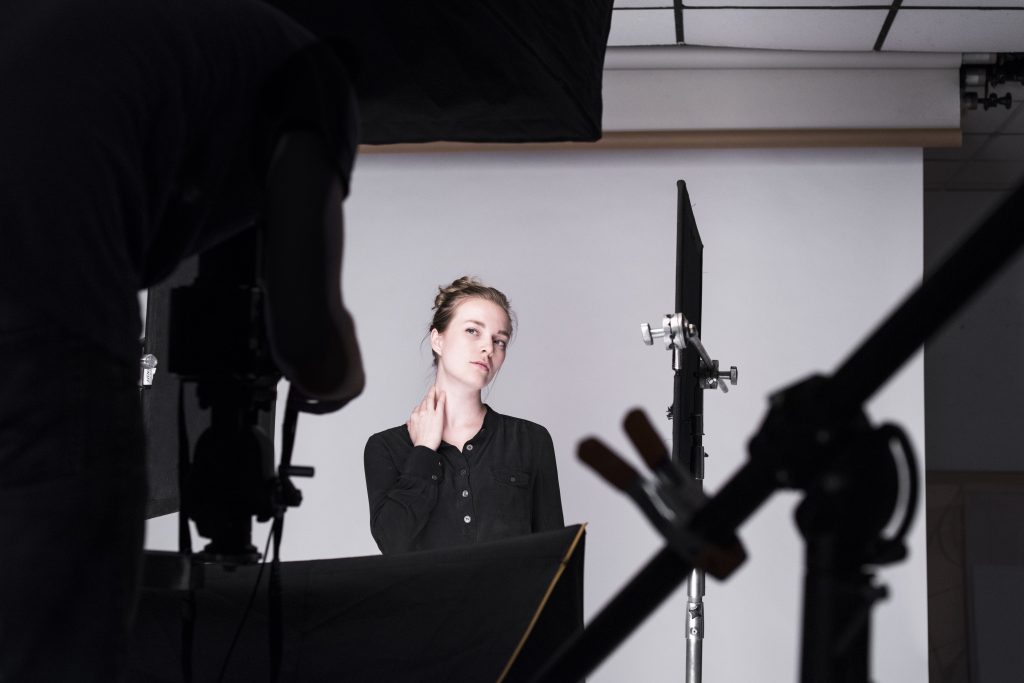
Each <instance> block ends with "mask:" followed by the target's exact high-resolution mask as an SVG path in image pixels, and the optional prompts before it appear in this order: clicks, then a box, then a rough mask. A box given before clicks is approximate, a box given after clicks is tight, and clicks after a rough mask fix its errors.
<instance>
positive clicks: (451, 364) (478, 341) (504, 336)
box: [430, 298, 511, 389]
mask: <svg viewBox="0 0 1024 683" xmlns="http://www.w3.org/2000/svg"><path fill="white" fill-rule="evenodd" d="M510 327H511V325H510V324H509V320H508V316H507V315H505V311H504V310H503V309H502V308H501V306H499V305H497V304H496V303H493V302H491V301H488V300H487V299H477V298H470V299H465V300H464V301H462V302H460V303H459V304H458V305H457V306H456V307H455V312H454V313H453V314H452V318H451V322H450V323H449V325H448V328H447V329H446V330H445V331H444V332H438V331H437V330H431V332H430V346H431V348H433V349H434V353H436V354H437V355H438V359H437V372H438V375H439V376H440V375H441V374H442V373H443V374H444V377H445V378H446V379H448V380H454V381H456V382H458V383H461V384H466V385H468V386H471V387H473V388H475V389H482V388H484V387H485V386H487V383H488V382H490V381H491V380H492V379H494V376H495V375H496V374H498V370H500V369H501V364H502V363H504V362H505V348H506V346H508V339H509V334H510Z"/></svg>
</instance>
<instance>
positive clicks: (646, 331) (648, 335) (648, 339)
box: [640, 323, 664, 346]
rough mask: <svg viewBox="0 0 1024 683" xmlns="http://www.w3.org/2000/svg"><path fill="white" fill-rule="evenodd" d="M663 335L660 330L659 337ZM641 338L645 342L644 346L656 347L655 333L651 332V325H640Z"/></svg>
mask: <svg viewBox="0 0 1024 683" xmlns="http://www.w3.org/2000/svg"><path fill="white" fill-rule="evenodd" d="M663 334H664V333H663V332H662V331H661V330H658V336H659V337H660V336H662V335H663ZM640 338H641V339H643V340H644V344H647V345H648V346H654V333H653V332H652V331H651V326H650V324H649V323H640Z"/></svg>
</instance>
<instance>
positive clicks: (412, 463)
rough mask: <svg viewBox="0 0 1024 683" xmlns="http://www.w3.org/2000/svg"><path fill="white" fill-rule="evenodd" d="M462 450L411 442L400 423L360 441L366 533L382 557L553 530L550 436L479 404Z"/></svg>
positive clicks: (558, 520) (556, 506)
mask: <svg viewBox="0 0 1024 683" xmlns="http://www.w3.org/2000/svg"><path fill="white" fill-rule="evenodd" d="M485 408H486V410H487V412H486V414H485V416H484V423H483V425H482V426H481V428H480V431H479V432H477V434H476V435H475V436H474V437H473V438H472V439H470V440H469V441H467V442H466V443H465V445H464V446H463V450H461V451H460V450H459V449H457V448H455V447H454V446H452V445H451V444H448V443H445V442H443V441H442V442H441V445H440V447H439V448H438V450H436V451H434V450H432V449H430V448H427V447H425V446H413V445H412V441H411V440H410V439H409V430H408V429H407V428H406V426H405V425H402V426H400V427H394V428H392V429H389V430H387V431H384V432H380V433H378V434H374V435H373V436H371V437H370V438H369V439H368V440H367V442H366V450H365V452H364V467H365V470H366V490H367V496H368V498H369V503H370V531H371V533H372V534H373V538H374V540H376V541H377V546H378V547H380V549H381V551H382V552H384V553H385V554H387V553H396V552H407V551H410V550H429V549H434V548H445V547H448V546H455V545H464V544H468V543H478V542H482V541H494V540H498V539H502V538H509V537H512V536H518V535H520V534H529V533H533V532H537V531H547V530H550V529H557V528H559V527H561V526H562V525H563V524H564V522H563V518H562V500H561V495H560V493H559V488H558V470H557V466H556V464H555V450H554V446H553V445H552V443H551V435H550V434H548V431H547V430H546V429H544V427H541V426H540V425H538V424H535V423H533V422H530V421H528V420H522V419H519V418H515V417H509V416H507V415H501V414H499V413H497V412H495V411H494V410H493V409H491V408H490V407H489V406H485Z"/></svg>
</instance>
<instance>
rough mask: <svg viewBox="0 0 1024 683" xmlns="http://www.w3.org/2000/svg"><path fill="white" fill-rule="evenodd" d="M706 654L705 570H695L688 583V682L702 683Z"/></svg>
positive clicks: (691, 573)
mask: <svg viewBox="0 0 1024 683" xmlns="http://www.w3.org/2000/svg"><path fill="white" fill-rule="evenodd" d="M703 654H704V570H703V569H694V570H693V571H691V572H690V577H689V578H688V579H687V581H686V680H687V683H700V682H701V678H702V670H703Z"/></svg>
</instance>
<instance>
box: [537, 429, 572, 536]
mask: <svg viewBox="0 0 1024 683" xmlns="http://www.w3.org/2000/svg"><path fill="white" fill-rule="evenodd" d="M541 432H542V433H541V438H540V439H539V448H538V449H537V463H536V474H535V476H534V480H533V522H532V529H531V530H532V531H533V532H538V531H550V530H552V529H561V528H562V527H564V526H565V520H564V519H563V517H562V494H561V490H560V489H559V487H558V467H557V465H556V464H555V446H554V444H553V443H552V441H551V434H549V433H548V430H546V429H544V428H543V427H542V428H541Z"/></svg>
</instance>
